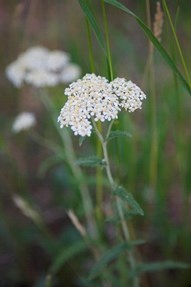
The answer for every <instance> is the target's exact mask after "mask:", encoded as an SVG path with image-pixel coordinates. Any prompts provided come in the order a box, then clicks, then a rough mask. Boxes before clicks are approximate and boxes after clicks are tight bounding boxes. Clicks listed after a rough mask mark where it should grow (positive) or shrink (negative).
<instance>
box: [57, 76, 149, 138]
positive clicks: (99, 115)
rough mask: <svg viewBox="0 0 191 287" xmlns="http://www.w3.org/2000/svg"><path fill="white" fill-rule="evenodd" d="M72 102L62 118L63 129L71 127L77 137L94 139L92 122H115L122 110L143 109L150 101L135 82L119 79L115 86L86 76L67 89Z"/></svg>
mask: <svg viewBox="0 0 191 287" xmlns="http://www.w3.org/2000/svg"><path fill="white" fill-rule="evenodd" d="M65 95H67V96H68V100H67V102H66V103H65V105H64V107H63V108H62V110H61V112H60V115H59V117H58V122H59V123H60V127H61V128H62V127H64V126H66V127H70V128H71V129H72V130H73V132H74V134H75V135H81V136H90V135H91V132H92V128H93V127H92V121H91V120H94V121H98V120H100V121H102V122H104V121H111V120H113V119H116V118H117V117H118V113H119V111H121V109H122V108H125V110H128V111H131V112H132V111H134V110H136V109H138V108H139V109H140V108H141V106H142V100H143V99H144V98H146V96H145V94H144V93H143V92H142V91H141V89H140V88H139V87H138V86H136V85H135V84H133V83H132V82H131V81H126V80H125V79H123V78H116V79H115V80H114V81H112V82H108V80H107V79H106V78H104V77H101V76H96V75H95V74H86V75H85V76H84V77H83V78H82V79H79V80H77V81H76V82H73V83H72V84H70V85H69V87H68V88H66V89H65Z"/></svg>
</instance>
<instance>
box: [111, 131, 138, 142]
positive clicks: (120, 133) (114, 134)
mask: <svg viewBox="0 0 191 287" xmlns="http://www.w3.org/2000/svg"><path fill="white" fill-rule="evenodd" d="M118 137H128V138H130V137H132V135H131V134H130V133H128V132H126V131H119V130H117V131H111V132H110V135H109V137H108V138H107V141H110V140H113V139H115V138H118Z"/></svg>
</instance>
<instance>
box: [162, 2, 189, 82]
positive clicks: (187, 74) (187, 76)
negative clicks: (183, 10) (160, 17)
mask: <svg viewBox="0 0 191 287" xmlns="http://www.w3.org/2000/svg"><path fill="white" fill-rule="evenodd" d="M162 3H163V7H164V10H165V12H166V15H167V17H168V21H169V24H170V27H171V30H172V34H173V36H174V40H175V43H176V46H177V49H178V53H179V56H180V60H181V62H182V66H183V69H184V72H185V75H186V78H187V81H188V83H189V85H190V86H191V78H190V74H189V72H188V68H187V66H186V62H185V59H184V56H183V53H182V49H181V47H180V43H179V40H178V37H177V34H176V29H175V27H174V25H173V22H172V18H171V16H170V12H169V9H168V6H167V4H166V0H162Z"/></svg>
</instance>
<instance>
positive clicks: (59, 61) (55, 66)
mask: <svg viewBox="0 0 191 287" xmlns="http://www.w3.org/2000/svg"><path fill="white" fill-rule="evenodd" d="M69 60H70V57H69V55H68V54H67V53H65V52H62V51H53V52H50V53H49V56H48V60H47V64H46V65H47V69H48V70H50V71H55V72H56V71H61V70H63V68H65V66H66V64H68V62H69Z"/></svg>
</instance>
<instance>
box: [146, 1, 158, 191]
mask: <svg viewBox="0 0 191 287" xmlns="http://www.w3.org/2000/svg"><path fill="white" fill-rule="evenodd" d="M146 10H147V22H148V25H149V28H150V29H151V14H150V0H147V1H146ZM153 56H154V47H153V45H152V43H151V42H150V41H149V56H148V69H149V77H148V78H149V90H150V94H151V98H150V116H151V155H150V185H151V188H152V190H153V191H154V190H156V187H157V165H158V160H157V158H158V135H157V108H156V89H155V71H154V59H153Z"/></svg>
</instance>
